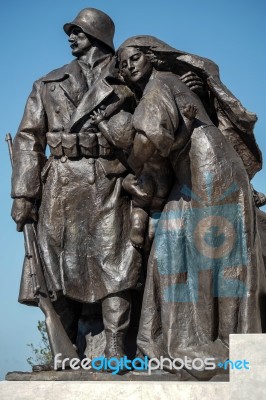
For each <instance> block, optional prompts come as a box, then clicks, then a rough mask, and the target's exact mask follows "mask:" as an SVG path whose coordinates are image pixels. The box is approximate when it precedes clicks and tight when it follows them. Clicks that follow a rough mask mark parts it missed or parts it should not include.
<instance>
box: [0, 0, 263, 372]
mask: <svg viewBox="0 0 266 400" xmlns="http://www.w3.org/2000/svg"><path fill="white" fill-rule="evenodd" d="M85 7H94V8H99V9H100V10H103V11H105V12H106V13H107V14H109V15H110V16H111V17H112V18H113V20H114V22H115V24H116V34H115V45H116V46H118V45H119V44H121V43H122V42H123V41H124V40H125V39H126V38H128V37H129V36H133V35H136V34H150V35H154V36H157V37H159V38H160V39H162V40H164V41H165V42H167V43H169V44H170V45H172V46H173V47H176V48H178V49H181V50H185V51H188V52H191V53H195V54H198V55H201V56H205V57H208V58H210V59H212V60H214V61H215V62H216V63H217V64H218V65H219V66H220V72H221V77H222V79H223V82H224V83H225V84H226V85H227V86H228V87H229V88H230V90H231V91H232V92H233V93H234V94H235V95H236V96H237V97H238V98H239V99H240V100H241V101H242V103H243V105H244V106H245V107H246V108H248V109H249V110H250V111H253V112H256V113H257V115H258V117H259V120H258V123H257V125H256V130H255V132H256V137H257V141H258V144H259V146H260V148H261V150H262V152H263V154H264V155H265V156H266V139H265V135H266V132H265V129H266V110H265V104H266V102H265V96H266V77H265V64H266V24H265V15H266V3H265V2H264V1H262V0H244V1H243V0H234V1H232V0H223V1H217V2H215V1H213V0H202V1H199V0H190V1H189V2H183V1H177V0H168V1H166V0H135V1H133V2H129V1H126V0H114V1H110V0H97V1H96V0H91V1H90V2H89V1H84V0H76V1H70V0H45V1H36V0H23V1H21V0H8V1H5V2H3V4H2V6H1V25H2V28H1V32H2V34H1V37H2V42H1V43H2V45H1V48H2V55H1V63H0V70H1V74H0V77H1V93H2V100H1V119H0V126H1V140H0V151H1V158H0V168H1V232H0V234H1V240H0V243H1V261H0V262H1V280H0V307H1V326H0V356H1V357H0V379H3V377H4V374H5V373H6V372H7V371H13V370H27V369H28V365H27V363H26V358H27V357H28V356H29V355H31V354H30V351H29V349H28V348H27V346H26V344H27V343H31V342H33V343H35V344H36V345H37V344H38V341H39V335H38V332H37V328H36V325H37V320H38V319H42V313H41V312H40V311H39V310H38V309H33V308H30V307H27V306H22V305H19V304H18V303H17V296H18V290H19V282H20V274H21V267H22V260H23V252H24V248H23V237H22V234H19V233H16V229H15V224H14V223H13V222H12V220H11V218H10V208H11V200H10V198H9V193H10V174H11V169H10V165H9V159H8V153H7V148H6V144H5V142H4V137H5V133H6V132H8V131H9V132H11V133H12V134H15V133H16V130H17V127H18V125H19V122H20V119H21V117H22V113H23V109H24V106H25V102H26V99H27V96H28V94H29V93H30V90H31V86H32V83H33V81H34V80H35V79H37V78H39V77H41V76H42V75H44V74H46V73H47V72H49V71H51V70H52V69H55V68H58V67H60V66H62V65H64V64H66V63H68V62H69V61H71V59H72V56H71V52H70V49H69V45H68V42H67V36H66V35H65V33H64V32H63V29H62V26H63V24H64V23H65V22H69V21H71V20H72V19H73V18H74V17H75V16H76V14H77V12H78V11H79V10H81V9H82V8H85ZM253 184H254V185H255V187H256V188H257V189H258V190H260V191H264V192H266V169H264V170H263V171H261V172H259V173H258V174H257V176H256V177H255V179H254V180H253Z"/></svg>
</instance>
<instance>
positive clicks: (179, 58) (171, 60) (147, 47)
mask: <svg viewBox="0 0 266 400" xmlns="http://www.w3.org/2000/svg"><path fill="white" fill-rule="evenodd" d="M126 47H137V48H139V49H140V50H143V51H144V52H145V51H151V52H153V53H154V54H155V55H156V56H157V57H158V58H159V59H161V60H164V61H166V62H168V64H169V65H171V66H172V69H173V72H176V73H178V74H180V75H181V74H183V73H186V72H188V71H193V72H196V73H198V74H199V75H200V76H202V75H203V76H205V77H206V75H207V76H209V75H212V76H214V75H219V68H218V66H217V65H216V64H215V63H214V62H213V61H211V60H208V59H207V58H203V57H199V56H196V55H194V54H189V53H185V52H184V51H181V50H177V49H175V48H174V47H171V46H169V45H168V44H167V43H165V42H163V41H162V40H160V39H158V38H156V37H155V36H149V35H139V36H132V37H131V38H129V39H127V40H125V41H124V42H123V43H122V44H121V45H120V46H119V48H118V50H117V57H118V59H119V56H120V54H121V52H122V50H123V49H124V48H126Z"/></svg>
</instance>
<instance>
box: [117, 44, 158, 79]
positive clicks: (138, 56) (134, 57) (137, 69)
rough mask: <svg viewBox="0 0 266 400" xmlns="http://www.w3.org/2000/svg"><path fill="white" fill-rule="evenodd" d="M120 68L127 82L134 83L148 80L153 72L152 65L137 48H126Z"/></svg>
mask: <svg viewBox="0 0 266 400" xmlns="http://www.w3.org/2000/svg"><path fill="white" fill-rule="evenodd" d="M119 68H120V70H121V73H122V75H123V76H124V78H125V80H127V81H130V82H132V83H138V82H139V81H142V80H143V79H145V78H148V77H149V76H150V74H151V72H152V65H151V63H150V61H149V60H148V58H147V57H146V56H145V54H144V53H142V52H141V51H140V50H138V49H136V48H135V47H126V48H125V49H123V50H122V52H121V53H120V62H119Z"/></svg>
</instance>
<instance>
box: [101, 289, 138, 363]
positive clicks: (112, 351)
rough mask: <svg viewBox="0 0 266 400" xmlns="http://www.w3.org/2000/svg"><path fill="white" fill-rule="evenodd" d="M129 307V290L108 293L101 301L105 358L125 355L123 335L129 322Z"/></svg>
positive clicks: (124, 335)
mask: <svg viewBox="0 0 266 400" xmlns="http://www.w3.org/2000/svg"><path fill="white" fill-rule="evenodd" d="M130 309H131V299H130V292H129V290H127V291H125V292H120V293H116V294H112V295H109V296H108V297H106V298H105V299H103V301H102V314H103V324H104V330H105V336H106V347H105V352H104V353H105V357H106V358H112V357H115V358H121V357H124V355H125V337H126V333H127V330H128V327H129V322H130Z"/></svg>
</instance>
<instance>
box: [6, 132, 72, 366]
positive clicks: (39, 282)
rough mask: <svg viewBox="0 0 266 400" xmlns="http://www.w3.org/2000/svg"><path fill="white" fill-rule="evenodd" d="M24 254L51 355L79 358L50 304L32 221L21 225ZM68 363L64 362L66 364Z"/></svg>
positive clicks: (8, 137)
mask: <svg viewBox="0 0 266 400" xmlns="http://www.w3.org/2000/svg"><path fill="white" fill-rule="evenodd" d="M6 141H7V143H8V150H9V156H10V161H11V165H12V166H13V151H12V150H13V148H12V136H11V134H10V133H7V135H6ZM23 233H24V243H25V252H26V254H25V256H26V258H27V259H28V261H29V264H30V273H31V278H32V287H33V292H34V296H36V297H37V298H38V306H39V307H40V309H41V310H42V311H43V313H44V315H45V324H46V329H47V334H48V339H49V343H50V347H51V351H52V355H53V357H55V355H56V354H60V353H61V357H60V358H61V359H64V358H68V359H70V360H71V359H72V358H79V356H78V354H77V352H76V350H75V349H74V347H73V344H72V343H71V341H70V339H69V337H68V336H67V333H66V331H65V329H64V327H63V325H62V323H61V321H60V318H59V316H58V315H57V314H56V312H55V310H54V307H53V305H52V302H51V299H50V294H49V291H48V289H47V285H46V282H45V278H44V274H43V267H42V262H41V258H40V254H39V250H38V241H37V235H36V230H35V226H34V223H33V222H27V223H26V224H25V225H24V227H23ZM68 364H69V363H66V365H68Z"/></svg>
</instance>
